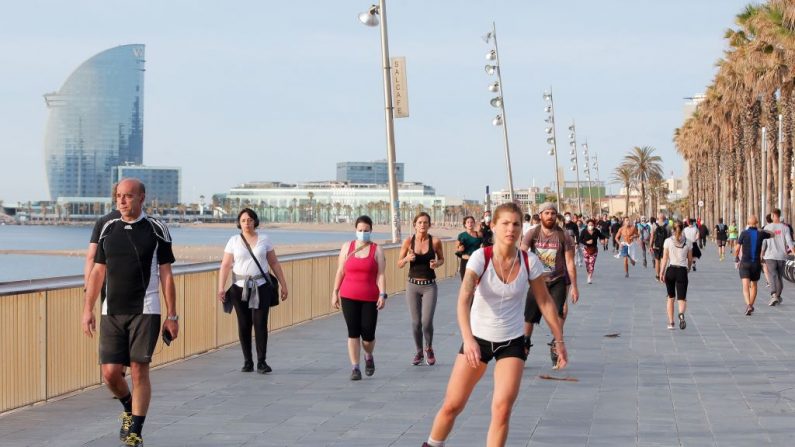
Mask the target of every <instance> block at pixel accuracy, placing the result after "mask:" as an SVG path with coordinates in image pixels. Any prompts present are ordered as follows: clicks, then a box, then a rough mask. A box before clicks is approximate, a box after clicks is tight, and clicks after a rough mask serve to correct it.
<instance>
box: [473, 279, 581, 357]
mask: <svg viewBox="0 0 795 447" xmlns="http://www.w3.org/2000/svg"><path fill="white" fill-rule="evenodd" d="M530 287H532V288H533V295H534V296H535V298H536V303H537V304H538V309H539V310H541V315H543V316H544V321H546V322H547V326H549V330H550V331H551V332H552V336H553V337H555V349H556V350H557V352H558V364H557V365H556V366H555V367H556V369H562V368H565V367H566V364H567V363H568V360H569V359H568V353H567V352H566V345H565V344H564V342H563V325H561V324H560V318H559V317H558V308H557V306H555V302H554V301H552V297H551V296H550V295H549V290H547V285H546V282H545V279H544V276H543V275H542V276H539V277H538V278H536V279H534V280H532V281H530ZM459 308H460V303H459Z"/></svg>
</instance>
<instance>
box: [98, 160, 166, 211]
mask: <svg viewBox="0 0 795 447" xmlns="http://www.w3.org/2000/svg"><path fill="white" fill-rule="evenodd" d="M126 177H132V178H137V179H138V180H140V181H142V182H143V184H144V185H145V186H146V204H147V205H152V204H154V203H157V204H158V205H161V206H162V205H177V204H179V203H180V194H179V193H180V187H181V186H182V173H181V171H180V169H179V168H167V167H160V166H140V165H127V166H116V167H114V168H113V170H112V175H111V181H112V183H115V182H118V181H119V180H120V179H123V178H126Z"/></svg>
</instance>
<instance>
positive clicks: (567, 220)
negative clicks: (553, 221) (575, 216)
mask: <svg viewBox="0 0 795 447" xmlns="http://www.w3.org/2000/svg"><path fill="white" fill-rule="evenodd" d="M563 220H565V221H566V222H571V217H569V216H563Z"/></svg>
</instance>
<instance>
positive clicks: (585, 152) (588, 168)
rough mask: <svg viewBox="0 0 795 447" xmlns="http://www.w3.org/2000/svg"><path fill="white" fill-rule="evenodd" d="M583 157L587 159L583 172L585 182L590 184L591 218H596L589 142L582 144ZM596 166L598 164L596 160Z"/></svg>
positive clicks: (589, 209) (589, 207)
mask: <svg viewBox="0 0 795 447" xmlns="http://www.w3.org/2000/svg"><path fill="white" fill-rule="evenodd" d="M582 156H583V158H584V159H585V169H583V170H582V172H583V174H585V180H586V181H587V182H588V212H589V213H590V216H591V217H594V214H593V191H592V190H591V155H590V154H589V153H588V140H585V143H583V144H582ZM594 164H596V160H595V159H594Z"/></svg>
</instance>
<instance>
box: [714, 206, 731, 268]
mask: <svg viewBox="0 0 795 447" xmlns="http://www.w3.org/2000/svg"><path fill="white" fill-rule="evenodd" d="M727 240H729V226H728V225H726V224H725V223H723V218H722V217H721V218H720V219H718V224H717V225H715V245H717V246H718V259H720V260H721V262H722V261H723V259H724V258H725V257H726V241H727Z"/></svg>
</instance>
